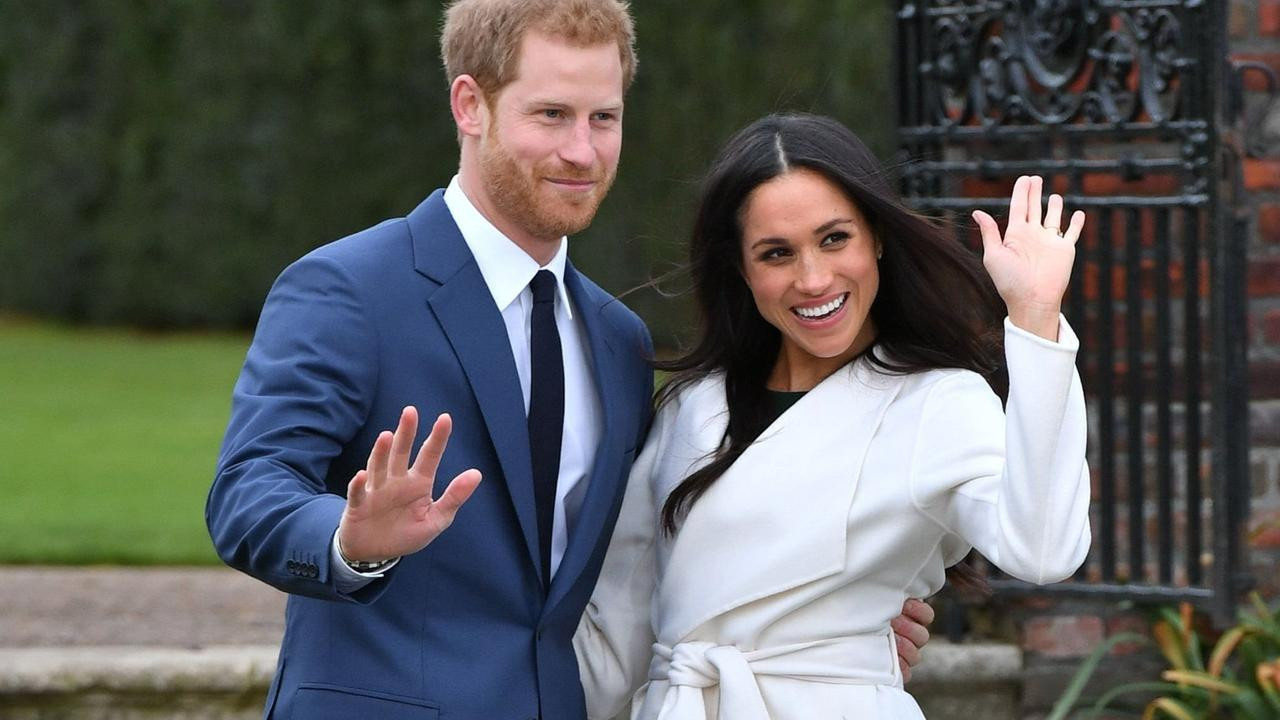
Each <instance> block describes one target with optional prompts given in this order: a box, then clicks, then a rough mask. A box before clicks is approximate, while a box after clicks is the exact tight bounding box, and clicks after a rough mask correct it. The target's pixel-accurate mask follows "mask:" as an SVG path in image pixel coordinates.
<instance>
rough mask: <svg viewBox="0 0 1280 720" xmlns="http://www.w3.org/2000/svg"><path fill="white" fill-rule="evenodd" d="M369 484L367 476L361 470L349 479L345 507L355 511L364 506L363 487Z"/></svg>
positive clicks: (364, 493) (364, 494)
mask: <svg viewBox="0 0 1280 720" xmlns="http://www.w3.org/2000/svg"><path fill="white" fill-rule="evenodd" d="M368 482H369V474H368V473H367V472H366V471H364V470H361V471H359V472H357V473H356V474H355V477H353V478H351V482H349V483H347V507H349V508H351V509H353V510H355V509H359V507H360V506H361V505H363V504H364V500H365V497H366V491H365V487H366V485H367V484H368Z"/></svg>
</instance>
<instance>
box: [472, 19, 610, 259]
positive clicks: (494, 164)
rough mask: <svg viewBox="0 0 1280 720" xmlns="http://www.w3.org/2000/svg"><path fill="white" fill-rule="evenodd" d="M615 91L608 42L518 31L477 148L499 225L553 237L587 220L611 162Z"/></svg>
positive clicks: (570, 231)
mask: <svg viewBox="0 0 1280 720" xmlns="http://www.w3.org/2000/svg"><path fill="white" fill-rule="evenodd" d="M622 92H623V91H622V61H621V59H620V57H619V55H618V46H617V45H615V44H612V43H610V44H606V45H596V46H592V47H585V48H584V47H574V46H571V45H567V44H565V43H564V42H563V41H560V40H555V39H552V38H549V37H547V36H545V35H542V34H540V33H534V32H530V33H528V34H526V35H525V37H524V41H523V43H522V44H521V49H520V57H519V63H518V70H517V73H516V79H515V80H514V81H512V82H511V83H509V84H508V85H507V86H506V87H504V88H502V89H501V90H500V91H498V93H497V97H496V98H494V97H490V98H489V109H490V118H491V119H490V123H489V126H488V128H487V130H486V132H485V133H484V135H483V137H482V138H481V140H480V145H479V152H478V156H479V160H480V170H481V180H482V184H483V187H484V192H485V193H486V194H487V195H488V196H489V201H490V204H491V206H492V209H493V210H494V211H495V212H496V214H497V215H499V217H498V218H491V219H493V220H495V224H496V225H498V226H499V229H501V230H503V231H504V232H506V233H507V234H509V235H512V234H513V233H515V232H519V233H521V234H523V235H525V236H527V237H529V238H531V239H534V240H538V241H558V240H559V239H560V237H561V236H563V235H571V234H573V233H576V232H578V231H580V230H582V229H584V228H586V227H587V226H588V225H589V224H591V219H592V218H593V217H594V216H595V213H596V208H598V207H599V206H600V201H601V200H603V199H604V196H605V194H606V193H607V192H608V191H609V186H610V185H612V184H613V178H614V175H615V174H616V172H617V169H618V155H619V153H620V152H621V150H622ZM504 225H505V226H507V227H503V226H504Z"/></svg>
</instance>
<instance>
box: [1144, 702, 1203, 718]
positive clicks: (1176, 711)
mask: <svg viewBox="0 0 1280 720" xmlns="http://www.w3.org/2000/svg"><path fill="white" fill-rule="evenodd" d="M1161 712H1162V713H1164V714H1166V715H1168V716H1169V717H1173V718H1177V720H1196V716H1195V715H1193V714H1191V708H1189V707H1187V706H1186V705H1184V704H1183V703H1180V702H1178V701H1177V700H1174V699H1173V698H1156V699H1155V700H1152V701H1151V704H1150V705H1147V710H1146V712H1144V713H1142V720H1153V719H1154V718H1155V717H1156V713H1161Z"/></svg>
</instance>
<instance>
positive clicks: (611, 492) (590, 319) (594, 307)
mask: <svg viewBox="0 0 1280 720" xmlns="http://www.w3.org/2000/svg"><path fill="white" fill-rule="evenodd" d="M564 281H565V286H566V287H567V288H568V290H569V296H570V297H571V298H572V299H573V303H574V305H575V306H576V308H577V312H578V313H579V314H580V317H581V318H582V326H583V328H584V330H585V331H586V338H587V343H588V345H589V346H590V349H591V364H592V380H593V381H594V382H595V388H596V395H597V397H599V399H600V414H601V418H602V423H601V429H600V443H599V445H598V446H597V447H596V454H595V459H594V460H593V461H592V465H591V473H590V475H589V476H588V477H587V488H586V495H584V496H583V500H582V507H581V509H580V510H579V511H578V518H577V522H576V523H575V524H574V528H573V532H571V533H570V534H569V537H568V543H567V545H566V547H565V553H564V557H563V558H561V561H560V567H559V568H558V569H557V570H556V574H555V577H554V578H552V580H551V592H550V596H549V597H548V598H547V610H551V609H552V608H554V607H555V605H556V603H558V602H559V601H560V600H561V599H563V598H564V596H565V595H566V594H567V593H568V591H569V589H570V588H572V587H573V584H574V583H575V582H576V581H577V579H578V576H579V575H580V574H581V573H582V569H583V568H584V567H585V566H586V564H587V560H588V559H589V558H590V557H591V551H592V550H593V549H594V548H595V546H596V543H597V541H598V540H599V539H600V535H601V533H603V532H604V526H605V523H606V521H607V520H608V517H609V511H610V509H611V508H612V507H613V504H614V501H615V500H616V499H617V496H618V493H620V492H621V488H622V485H623V483H622V468H621V466H620V465H621V462H622V450H623V448H622V447H620V446H619V443H620V440H619V438H618V433H617V432H616V431H615V428H616V426H617V421H616V414H617V412H618V400H617V397H616V396H615V394H614V393H612V392H610V389H611V388H614V387H617V385H618V383H619V382H621V379H620V378H619V376H618V363H617V358H616V356H615V354H614V353H615V351H614V349H613V346H612V345H611V344H610V342H609V333H610V326H609V323H608V321H607V320H606V319H605V317H604V314H603V310H604V308H603V306H602V305H601V304H600V303H599V302H596V301H595V300H593V296H592V294H591V293H589V292H588V291H587V289H586V287H585V286H584V284H583V282H582V277H581V276H580V275H578V272H577V270H575V269H574V268H573V266H572V265H566V266H565V276H564Z"/></svg>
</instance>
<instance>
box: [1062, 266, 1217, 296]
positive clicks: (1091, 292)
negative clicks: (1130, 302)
mask: <svg viewBox="0 0 1280 720" xmlns="http://www.w3.org/2000/svg"><path fill="white" fill-rule="evenodd" d="M1139 266H1140V273H1139V275H1140V277H1141V283H1140V285H1139V289H1140V290H1141V292H1142V297H1143V299H1146V300H1150V299H1152V298H1154V297H1155V296H1156V274H1157V273H1156V263H1155V260H1152V259H1150V258H1144V259H1142V260H1140V261H1139ZM1128 272H1129V271H1128V269H1126V268H1125V267H1124V266H1122V265H1120V264H1119V263H1118V262H1117V263H1116V264H1115V265H1112V266H1111V297H1112V299H1114V300H1123V299H1124V298H1125V296H1126V295H1127V293H1128V287H1127V282H1128ZM1083 277H1084V296H1085V298H1086V299H1088V300H1091V301H1092V300H1097V299H1098V293H1099V292H1100V291H1101V285H1100V283H1101V282H1102V273H1101V272H1100V271H1099V268H1098V265H1097V263H1095V262H1091V261H1089V260H1086V261H1085V264H1084V267H1083ZM1185 293H1186V266H1185V265H1183V264H1182V263H1180V262H1171V263H1169V295H1170V296H1171V297H1173V298H1177V299H1181V298H1182V297H1183V295H1184V294H1185ZM1199 295H1200V297H1202V298H1207V297H1209V261H1208V260H1201V261H1200V288H1199Z"/></svg>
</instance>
